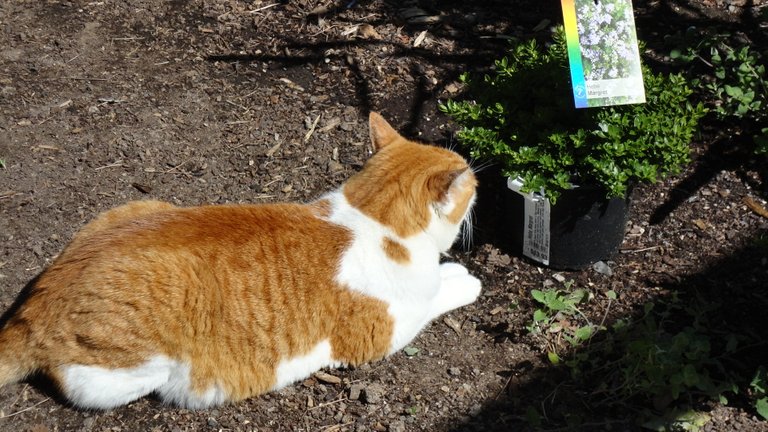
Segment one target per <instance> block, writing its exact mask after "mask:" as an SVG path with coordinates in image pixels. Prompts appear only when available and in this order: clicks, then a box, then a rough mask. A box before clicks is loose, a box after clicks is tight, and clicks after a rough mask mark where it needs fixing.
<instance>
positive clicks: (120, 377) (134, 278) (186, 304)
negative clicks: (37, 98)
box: [0, 113, 480, 409]
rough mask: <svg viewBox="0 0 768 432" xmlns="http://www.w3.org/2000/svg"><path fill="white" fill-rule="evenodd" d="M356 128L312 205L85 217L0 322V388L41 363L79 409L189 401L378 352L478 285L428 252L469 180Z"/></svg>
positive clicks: (457, 220)
mask: <svg viewBox="0 0 768 432" xmlns="http://www.w3.org/2000/svg"><path fill="white" fill-rule="evenodd" d="M370 130H371V138H372V141H373V145H374V148H375V149H376V153H375V154H374V155H373V156H372V157H371V159H370V160H369V161H368V162H367V163H366V165H365V167H364V168H363V169H362V171H361V172H359V173H357V174H356V175H354V176H353V177H352V178H350V179H349V180H348V181H347V182H346V183H345V184H344V185H343V186H341V187H340V188H339V189H338V190H336V191H333V192H330V193H328V194H326V195H324V196H323V197H321V198H320V199H319V200H317V201H314V202H312V203H310V204H304V205H302V204H269V205H223V206H202V207H192V208H181V207H176V206H173V205H171V204H167V203H162V202H157V201H143V202H142V201H140V202H132V203H129V204H126V205H124V206H121V207H118V208H116V209H113V210H110V211H108V212H106V213H104V214H102V215H100V216H99V217H98V218H97V219H96V220H94V221H93V222H91V223H90V224H88V225H87V226H86V227H85V228H84V229H83V230H82V231H80V232H79V233H78V234H77V235H76V236H75V237H74V239H73V240H72V242H71V243H70V244H69V245H68V246H67V248H66V249H65V250H64V251H63V252H62V254H61V255H60V256H59V257H58V258H57V259H56V260H55V261H54V262H53V264H52V265H51V266H50V267H49V268H48V269H47V270H46V271H45V272H44V273H42V274H41V275H40V277H39V278H38V280H37V281H36V282H35V283H34V285H33V286H32V288H31V291H30V293H29V297H28V298H27V299H26V301H24V302H23V303H22V304H21V306H20V307H19V308H18V309H17V310H16V311H15V312H13V313H12V314H11V316H10V318H9V319H8V321H7V323H6V325H5V326H4V328H3V329H2V330H0V384H7V383H10V382H14V381H17V380H20V379H23V378H24V377H25V376H27V375H29V374H31V373H36V372H42V373H44V374H46V375H48V376H49V377H51V379H52V380H53V381H54V382H55V383H56V384H57V385H58V387H59V389H60V391H61V393H62V394H63V395H64V396H65V397H67V398H68V399H69V400H70V401H71V402H72V403H73V404H75V405H76V406H79V407H83V408H101V409H108V408H112V407H116V406H119V405H122V404H126V403H128V402H131V401H133V400H135V399H137V398H140V397H142V396H145V395H147V394H150V393H153V392H155V393H156V394H157V395H158V396H159V397H160V398H161V399H162V400H163V401H165V402H168V403H172V404H176V405H180V406H183V407H189V408H203V407H208V406H213V405H218V404H222V403H225V402H227V401H236V400H240V399H244V398H247V397H249V396H252V395H257V394H260V393H263V392H267V391H269V390H273V389H278V388H281V387H283V386H285V385H287V384H290V383H292V382H294V381H296V380H299V379H302V378H304V377H307V376H308V375H310V374H311V373H313V372H315V371H317V370H318V369H320V368H324V367H335V366H340V365H357V364H360V363H362V362H367V361H371V360H375V359H379V358H382V357H384V356H386V355H389V354H392V353H394V352H396V351H398V350H400V349H401V348H403V347H404V346H405V345H406V344H407V343H408V342H409V341H411V340H412V339H413V338H414V337H415V336H416V335H417V334H418V332H419V331H420V330H421V329H422V328H424V326H425V325H427V324H428V323H429V322H430V321H431V320H433V319H434V318H436V317H438V316H439V315H441V314H443V313H445V312H448V311H450V310H452V309H455V308H458V307H460V306H463V305H466V304H469V303H472V302H473V301H474V300H475V299H476V298H477V296H478V295H479V293H480V281H479V280H478V279H476V278H475V277H473V276H471V275H469V274H468V273H467V270H466V269H465V268H464V267H463V266H461V265H459V264H454V263H444V264H440V254H441V253H442V252H445V251H446V250H447V249H448V248H449V247H450V246H451V244H452V243H453V242H454V240H455V238H456V237H457V235H458V233H459V229H460V226H461V225H462V223H463V222H464V221H465V220H466V218H467V215H468V212H469V211H470V209H471V207H472V204H473V203H474V200H475V187H476V180H475V177H474V174H473V173H472V171H471V169H470V168H469V167H468V165H467V163H466V161H465V160H464V159H463V158H462V157H460V156H459V155H457V154H456V153H453V152H451V151H449V150H446V149H442V148H437V147H432V146H428V145H423V144H417V143H414V142H411V141H408V140H406V139H405V138H403V137H401V136H400V135H399V134H398V133H397V132H396V131H395V130H394V129H392V127H391V126H390V125H389V124H388V123H387V122H386V121H385V120H384V119H383V118H382V117H381V116H379V115H378V114H375V113H372V114H371V116H370Z"/></svg>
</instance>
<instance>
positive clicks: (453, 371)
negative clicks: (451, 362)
mask: <svg viewBox="0 0 768 432" xmlns="http://www.w3.org/2000/svg"><path fill="white" fill-rule="evenodd" d="M448 374H450V375H453V376H459V375H461V368H458V367H452V368H450V369H448Z"/></svg>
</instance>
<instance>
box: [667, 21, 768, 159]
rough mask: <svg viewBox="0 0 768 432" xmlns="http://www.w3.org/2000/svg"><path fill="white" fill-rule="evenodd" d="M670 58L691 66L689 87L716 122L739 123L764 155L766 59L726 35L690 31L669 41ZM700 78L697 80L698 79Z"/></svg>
mask: <svg viewBox="0 0 768 432" xmlns="http://www.w3.org/2000/svg"><path fill="white" fill-rule="evenodd" d="M670 39H671V41H670V42H671V43H672V44H674V45H676V46H677V47H676V48H674V49H672V50H671V51H670V57H671V58H672V59H674V60H677V61H678V62H680V63H683V64H689V65H691V68H690V71H689V73H690V75H691V76H693V77H694V78H692V80H691V83H692V85H693V86H694V87H695V88H696V89H697V91H698V92H699V93H700V94H701V96H702V99H704V100H705V101H706V102H707V105H708V106H710V107H711V108H712V110H711V111H712V113H713V114H714V115H715V116H717V117H718V118H719V119H720V120H723V121H726V122H731V123H740V124H741V126H742V127H743V128H745V129H746V132H747V133H749V134H750V135H751V136H752V139H753V142H754V148H755V152H756V153H758V154H761V153H762V154H768V74H766V63H767V62H766V59H765V58H764V56H763V55H761V54H760V52H759V51H757V50H755V49H754V48H752V47H751V46H749V45H746V44H745V43H744V42H740V41H739V40H738V39H737V38H734V37H732V36H731V35H730V34H729V33H727V32H721V33H717V32H715V33H714V34H706V33H703V32H701V31H699V30H698V29H696V28H695V27H690V28H688V30H687V31H686V32H685V33H683V34H678V35H675V36H674V37H671V38H670ZM702 76H703V78H700V77H702Z"/></svg>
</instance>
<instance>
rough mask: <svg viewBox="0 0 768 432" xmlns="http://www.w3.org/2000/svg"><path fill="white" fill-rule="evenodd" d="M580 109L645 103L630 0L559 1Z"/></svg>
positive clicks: (575, 94) (574, 88)
mask: <svg viewBox="0 0 768 432" xmlns="http://www.w3.org/2000/svg"><path fill="white" fill-rule="evenodd" d="M561 4H562V7H563V21H564V24H565V39H566V45H567V47H568V61H569V64H570V69H571V84H572V87H573V98H574V103H575V106H576V108H585V107H598V106H608V105H623V104H631V103H642V102H645V87H644V86H643V73H642V68H641V67H640V50H639V49H638V45H637V34H636V32H635V18H634V14H633V12H632V1H631V0H561Z"/></svg>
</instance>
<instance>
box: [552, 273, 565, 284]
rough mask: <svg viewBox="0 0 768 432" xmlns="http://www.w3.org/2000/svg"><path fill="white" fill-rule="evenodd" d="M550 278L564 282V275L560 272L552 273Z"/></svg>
mask: <svg viewBox="0 0 768 432" xmlns="http://www.w3.org/2000/svg"><path fill="white" fill-rule="evenodd" d="M552 279H554V280H556V281H558V282H560V283H563V282H565V276H563V275H562V274H561V273H555V274H553V275H552Z"/></svg>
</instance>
